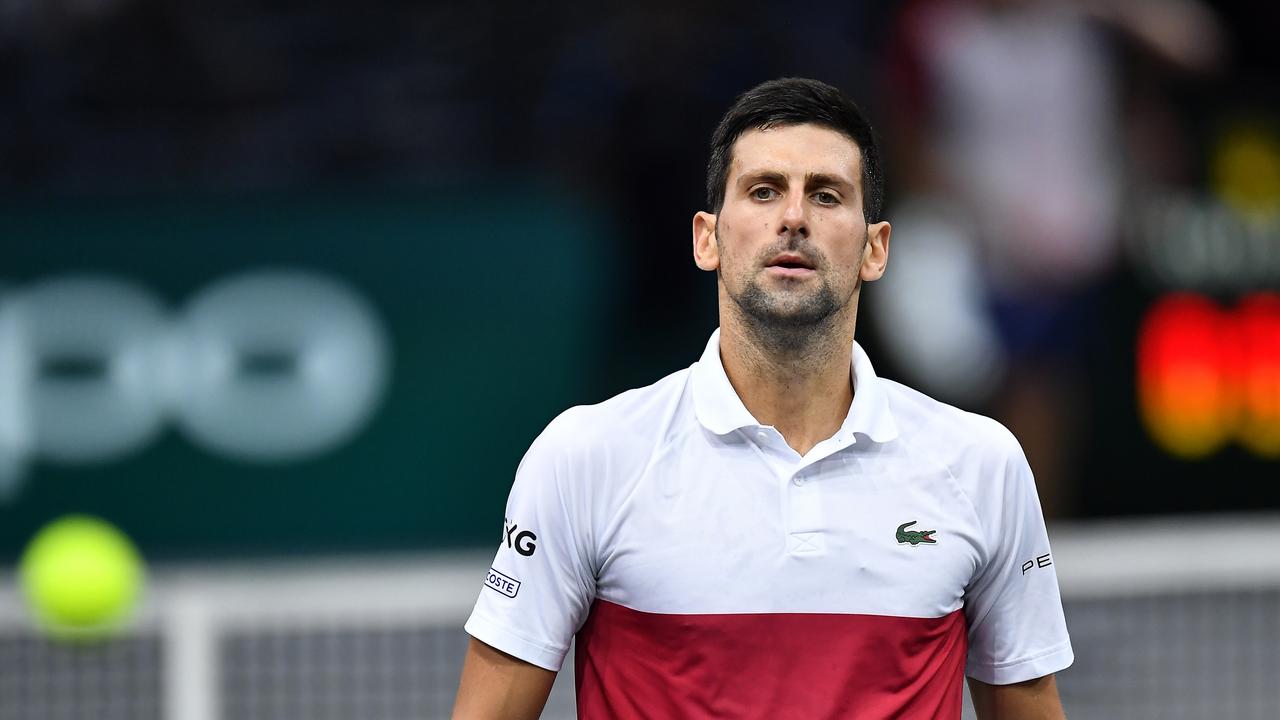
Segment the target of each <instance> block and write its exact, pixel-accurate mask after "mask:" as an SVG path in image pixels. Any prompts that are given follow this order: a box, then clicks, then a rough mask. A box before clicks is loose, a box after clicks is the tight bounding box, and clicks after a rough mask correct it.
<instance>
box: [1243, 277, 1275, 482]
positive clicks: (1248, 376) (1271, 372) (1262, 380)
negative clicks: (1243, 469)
mask: <svg viewBox="0 0 1280 720" xmlns="http://www.w3.org/2000/svg"><path fill="white" fill-rule="evenodd" d="M1237 314H1238V316H1239V320H1238V323H1239V324H1238V328H1239V336H1240V350H1241V352H1240V359H1241V360H1242V366H1241V368H1240V370H1241V372H1240V380H1239V382H1240V400H1241V403H1242V405H1243V410H1244V413H1243V417H1242V418H1241V422H1242V424H1241V427H1240V442H1241V444H1243V445H1244V446H1245V447H1247V448H1249V449H1250V450H1251V451H1253V452H1255V453H1257V454H1258V455H1262V456H1263V457H1269V458H1280V295H1277V294H1275V293H1258V294H1256V295H1251V296H1249V297H1247V298H1245V299H1244V300H1242V301H1241V302H1240V305H1239V307H1238V308H1237Z"/></svg>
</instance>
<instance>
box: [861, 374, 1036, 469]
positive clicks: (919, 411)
mask: <svg viewBox="0 0 1280 720" xmlns="http://www.w3.org/2000/svg"><path fill="white" fill-rule="evenodd" d="M880 382H881V383H882V384H883V387H884V389H885V394H886V396H887V397H888V402H889V407H890V409H891V411H892V413H893V418H894V421H895V422H896V423H897V424H898V430H899V432H900V433H901V435H902V439H903V440H904V441H905V442H906V443H907V444H908V445H910V446H912V447H914V448H916V449H918V450H919V451H922V452H928V453H931V454H934V455H935V456H936V457H937V458H938V459H939V460H941V461H943V462H946V463H947V464H948V465H952V464H956V463H962V462H965V461H966V460H967V461H972V460H977V459H982V460H984V461H988V462H990V461H996V462H1003V461H1006V460H1009V459H1011V458H1021V457H1022V447H1021V445H1019V444H1018V440H1017V438H1015V437H1014V435H1013V433H1012V432H1010V431H1009V429H1008V428H1006V427H1005V426H1004V425H1002V424H1001V423H1000V422H999V421H997V420H995V419H993V418H990V417H987V416H986V415H979V414H978V413H975V412H970V411H968V410H962V409H960V408H958V407H955V406H954V405H948V404H947V403H945V402H942V401H941V400H937V399H934V398H933V397H930V396H929V395H926V394H924V393H922V392H920V391H919V390H916V389H915V388H911V387H908V386H906V385H903V384H902V383H898V382H894V381H893V380H886V379H884V378H880Z"/></svg>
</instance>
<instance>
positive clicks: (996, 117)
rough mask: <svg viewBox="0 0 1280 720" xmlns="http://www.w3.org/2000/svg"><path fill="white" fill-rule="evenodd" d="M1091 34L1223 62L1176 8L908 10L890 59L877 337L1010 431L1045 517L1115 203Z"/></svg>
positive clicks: (1070, 460)
mask: <svg viewBox="0 0 1280 720" xmlns="http://www.w3.org/2000/svg"><path fill="white" fill-rule="evenodd" d="M1103 26H1106V27H1110V28H1118V29H1120V30H1123V31H1125V32H1127V33H1128V34H1129V35H1130V36H1131V37H1133V38H1136V39H1137V40H1139V41H1140V42H1141V43H1143V44H1144V45H1145V46H1146V47H1148V48H1149V49H1150V50H1154V51H1155V52H1156V54H1158V55H1160V56H1161V57H1163V58H1164V59H1165V60H1167V61H1168V62H1170V63H1171V64H1174V65H1177V66H1181V67H1190V68H1195V69H1207V68H1210V67H1212V66H1213V65H1214V64H1215V63H1216V62H1217V60H1218V57H1219V55H1220V51H1219V41H1218V34H1217V31H1216V26H1215V25H1214V24H1213V21H1212V16H1211V15H1210V14H1209V13H1208V11H1207V10H1205V9H1204V8H1203V7H1201V6H1200V5H1198V4H1194V3H1192V2H1189V1H1186V0H1177V1H1176V2H1157V1H1155V0H1152V1H1150V2H1144V3H1119V4H1106V3H1092V2H1077V3H1072V2H1058V1H1054V0H918V1H916V2H911V3H908V4H906V5H905V6H904V7H903V8H902V11H901V13H900V15H899V18H898V22H897V27H896V29H895V33H894V35H895V37H894V41H893V42H892V44H891V47H890V51H889V64H888V68H889V72H888V75H887V80H888V83H887V85H888V91H889V93H890V95H891V99H892V100H893V101H894V111H893V114H892V120H891V121H890V122H889V123H888V124H887V127H888V129H889V132H888V134H889V136H890V141H891V147H892V148H893V149H894V153H895V157H894V158H893V160H892V164H893V166H894V167H897V168H898V172H899V173H900V177H899V180H900V185H901V187H902V190H904V191H905V192H902V193H901V196H902V197H904V198H905V199H904V200H903V201H902V202H900V203H899V204H898V206H897V209H896V210H895V212H894V213H893V215H892V217H893V219H894V221H895V228H896V232H895V240H896V242H895V243H894V246H893V250H894V260H895V262H894V264H893V265H892V268H893V270H892V271H891V272H890V273H889V275H888V276H887V277H886V280H885V282H884V287H883V289H882V290H881V292H882V293H884V300H883V301H882V302H879V303H875V304H874V305H873V306H872V307H873V308H875V309H876V311H877V312H879V313H880V317H881V324H882V325H884V326H887V327H892V328H894V330H893V331H892V332H890V333H885V337H884V338H882V341H883V342H885V343H886V344H887V345H889V346H890V349H891V350H892V351H893V352H894V353H895V356H896V357H897V359H898V362H899V363H900V364H901V366H902V367H903V368H904V370H906V371H907V372H909V373H911V374H913V375H915V376H916V377H914V378H913V380H914V381H917V382H920V383H922V384H923V385H925V386H927V387H930V388H932V390H933V391H934V392H935V393H937V394H939V395H941V396H942V397H944V398H951V399H953V400H954V401H957V402H961V403H964V404H969V405H978V406H980V407H984V408H986V409H988V410H990V411H991V412H993V413H994V414H995V415H996V416H997V417H999V418H1000V419H1002V420H1003V421H1004V422H1005V423H1006V424H1008V425H1009V426H1010V427H1011V429H1012V430H1013V431H1014V433H1015V434H1016V435H1017V436H1018V437H1019V438H1020V439H1021V441H1022V444H1023V447H1024V448H1025V449H1026V452H1027V455H1028V457H1029V459H1030V461H1031V465H1032V467H1033V468H1034V470H1035V472H1036V475H1037V479H1038V482H1039V484H1040V492H1041V497H1042V500H1043V502H1044V505H1045V508H1046V513H1047V514H1049V515H1061V514H1064V513H1069V512H1070V510H1071V492H1072V490H1071V488H1070V487H1069V486H1068V485H1067V483H1068V482H1069V481H1070V480H1071V479H1072V478H1073V476H1074V473H1075V470H1076V467H1077V464H1076V456H1077V441H1078V438H1079V436H1080V434H1081V432H1080V431H1081V428H1080V422H1081V418H1082V416H1083V410H1084V408H1083V407H1082V405H1083V403H1085V402H1087V396H1088V393H1087V392H1082V389H1083V388H1087V387H1088V384H1087V380H1086V378H1084V377H1083V375H1082V373H1081V369H1080V363H1079V361H1080V355H1081V352H1082V351H1083V349H1084V348H1085V346H1086V343H1087V342H1088V337H1089V333H1090V330H1091V329H1092V328H1093V327H1094V326H1095V325H1096V317H1095V315H1094V313H1095V312H1096V311H1097V310H1098V308H1097V307H1096V305H1097V302H1098V288H1099V286H1100V284H1101V283H1102V281H1103V280H1104V278H1105V277H1106V276H1107V273H1108V271H1109V269H1110V268H1111V267H1112V264H1113V262H1114V260H1115V258H1116V255H1117V249H1118V239H1119V227H1118V220H1119V217H1120V214H1121V211H1122V209H1121V204H1122V202H1123V200H1124V197H1125V196H1124V194H1123V192H1122V190H1123V188H1124V186H1125V180H1126V178H1125V177H1124V176H1125V171H1126V167H1125V157H1126V156H1125V153H1124V150H1123V144H1122V142H1123V138H1124V132H1123V128H1122V114H1121V110H1120V108H1121V102H1120V98H1119V94H1118V92H1117V80H1118V78H1119V75H1118V72H1117V65H1116V62H1115V59H1114V55H1113V53H1112V50H1113V48H1112V47H1111V46H1110V45H1109V43H1108V42H1107V40H1108V37H1107V35H1106V34H1105V33H1102V32H1100V29H1101V28H1102V27H1103ZM903 327H910V328H913V331H912V332H902V328H903Z"/></svg>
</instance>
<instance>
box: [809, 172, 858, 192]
mask: <svg viewBox="0 0 1280 720" xmlns="http://www.w3.org/2000/svg"><path fill="white" fill-rule="evenodd" d="M804 186H805V187H806V188H812V187H822V186H825V187H832V188H838V189H845V188H847V189H849V190H857V186H856V185H854V184H852V183H850V182H849V181H848V180H845V179H844V178H841V177H838V176H835V175H828V174H826V173H809V174H807V175H805V176H804Z"/></svg>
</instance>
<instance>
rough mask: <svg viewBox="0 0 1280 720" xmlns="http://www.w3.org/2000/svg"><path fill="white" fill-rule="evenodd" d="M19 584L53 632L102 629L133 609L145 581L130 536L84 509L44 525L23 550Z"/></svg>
mask: <svg viewBox="0 0 1280 720" xmlns="http://www.w3.org/2000/svg"><path fill="white" fill-rule="evenodd" d="M20 573H21V580H22V590H23V593H24V594H25V595H26V598H27V603H28V605H29V606H30V607H31V610H32V612H33V613H34V614H35V616H36V618H37V619H38V620H39V622H40V624H41V625H43V626H44V627H45V628H46V629H47V630H49V631H50V632H52V633H54V634H56V635H68V636H79V637H94V636H100V635H105V634H107V633H109V632H110V631H111V630H113V629H115V628H116V627H118V626H119V625H120V623H122V622H123V621H124V620H126V619H127V618H128V616H129V614H130V613H131V612H132V610H133V608H134V605H135V603H136V602H137V599H138V597H139V595H140V594H141V592H142V586H143V583H144V572H143V567H142V559H141V558H140V557H139V555H138V551H137V549H136V548H134V546H133V543H131V542H130V541H129V538H127V537H125V535H124V533H122V532H120V531H119V530H117V529H116V528H115V527H114V526H112V525H111V524H109V523H107V522H105V521H103V520H100V519H98V518H95V517H89V516H87V515H67V516H64V517H61V518H58V519H57V520H54V521H53V522H51V523H49V524H48V525H45V526H44V527H43V528H41V529H40V531H39V532H37V533H36V535H35V537H34V538H32V540H31V543H30V544H29V545H27V548H26V550H25V551H23V554H22V560H21V565H20Z"/></svg>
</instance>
